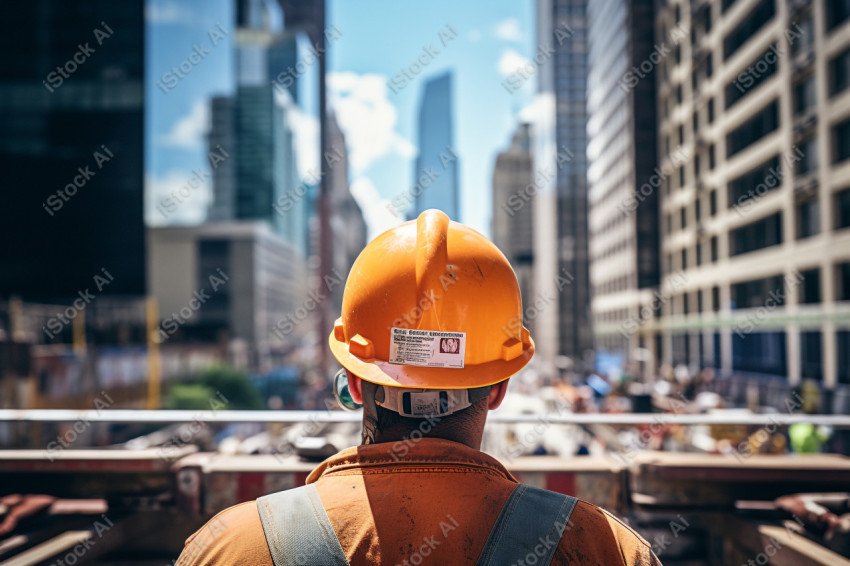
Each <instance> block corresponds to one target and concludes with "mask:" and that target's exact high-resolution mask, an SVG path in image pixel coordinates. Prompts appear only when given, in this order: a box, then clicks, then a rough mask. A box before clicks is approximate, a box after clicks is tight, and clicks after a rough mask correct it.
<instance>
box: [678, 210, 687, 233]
mask: <svg viewBox="0 0 850 566" xmlns="http://www.w3.org/2000/svg"><path fill="white" fill-rule="evenodd" d="M679 227H680V228H681V229H682V230H684V229H685V228H687V227H688V209H687V208H685V207H684V206H683V207H682V208H681V209H680V210H679Z"/></svg>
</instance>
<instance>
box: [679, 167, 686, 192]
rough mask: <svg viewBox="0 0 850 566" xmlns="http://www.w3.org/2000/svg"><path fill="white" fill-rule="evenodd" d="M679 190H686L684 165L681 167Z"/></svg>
mask: <svg viewBox="0 0 850 566" xmlns="http://www.w3.org/2000/svg"><path fill="white" fill-rule="evenodd" d="M679 188H680V189H684V188H685V166H684V165H682V166H681V167H679Z"/></svg>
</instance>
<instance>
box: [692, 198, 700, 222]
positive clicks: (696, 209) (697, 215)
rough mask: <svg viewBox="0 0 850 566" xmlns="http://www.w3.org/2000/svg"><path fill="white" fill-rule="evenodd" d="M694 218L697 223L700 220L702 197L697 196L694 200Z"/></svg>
mask: <svg viewBox="0 0 850 566" xmlns="http://www.w3.org/2000/svg"><path fill="white" fill-rule="evenodd" d="M694 219H695V220H696V221H697V223H699V221H700V220H702V199H700V198H699V197H697V200H695V201H694Z"/></svg>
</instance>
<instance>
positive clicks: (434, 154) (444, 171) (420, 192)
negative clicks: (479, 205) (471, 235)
mask: <svg viewBox="0 0 850 566" xmlns="http://www.w3.org/2000/svg"><path fill="white" fill-rule="evenodd" d="M453 82H454V81H453V75H452V73H451V71H447V72H445V73H443V74H441V75H438V76H436V77H433V78H431V79H429V80H428V81H427V82H426V83H425V88H424V89H423V91H422V98H421V100H420V102H419V116H418V128H419V140H418V141H419V155H418V157H417V158H416V170H415V174H414V177H413V187H414V190H413V194H414V195H415V197H416V201H415V208H414V210H413V211H412V215H411V216H412V217H413V218H415V217H416V216H418V215H419V213H420V212H422V211H423V210H427V209H429V208H437V209H439V210H442V211H443V212H445V213H446V214H448V215H449V217H451V219H452V220H460V189H459V187H458V160H457V152H456V151H455V145H454V113H453V107H452V83H453Z"/></svg>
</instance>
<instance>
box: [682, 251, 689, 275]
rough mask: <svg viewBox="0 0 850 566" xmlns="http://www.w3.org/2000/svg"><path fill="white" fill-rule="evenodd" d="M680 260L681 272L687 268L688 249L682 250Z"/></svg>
mask: <svg viewBox="0 0 850 566" xmlns="http://www.w3.org/2000/svg"><path fill="white" fill-rule="evenodd" d="M680 254H681V260H682V271H684V270H686V269H687V268H688V248H682V251H681V252H680Z"/></svg>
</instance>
